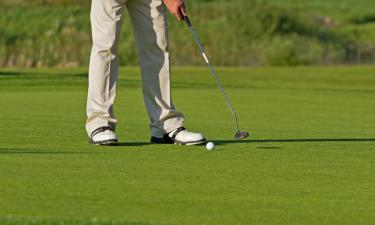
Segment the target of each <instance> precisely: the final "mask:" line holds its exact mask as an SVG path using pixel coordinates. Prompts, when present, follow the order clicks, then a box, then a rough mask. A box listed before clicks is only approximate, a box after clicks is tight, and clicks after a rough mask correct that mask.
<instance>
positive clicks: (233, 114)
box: [184, 16, 240, 132]
mask: <svg viewBox="0 0 375 225" xmlns="http://www.w3.org/2000/svg"><path fill="white" fill-rule="evenodd" d="M184 21H185V23H186V24H187V26H188V28H189V30H190V32H191V34H192V35H193V37H194V40H195V42H196V43H197V45H198V47H199V50H200V52H201V54H202V57H203V59H204V61H205V62H206V63H207V65H208V67H209V68H210V71H211V74H212V76H213V77H214V78H215V81H216V83H217V85H218V87H219V90H220V92H221V94H222V95H223V97H224V99H225V102H226V103H227V105H228V107H229V109H230V111H231V112H232V116H233V119H234V121H235V124H236V128H237V132H240V128H239V126H238V119H237V114H236V111H235V110H234V108H233V106H232V104H231V103H230V101H229V98H228V96H227V94H226V93H225V91H224V87H223V85H222V84H221V82H220V80H219V77H218V76H217V75H216V72H215V70H214V68H213V66H212V65H211V63H210V60H209V59H208V57H207V55H206V52H205V50H204V48H203V46H202V44H201V42H200V40H199V38H198V35H197V34H196V33H195V31H194V28H193V26H192V24H191V22H190V20H189V17H187V16H185V17H184Z"/></svg>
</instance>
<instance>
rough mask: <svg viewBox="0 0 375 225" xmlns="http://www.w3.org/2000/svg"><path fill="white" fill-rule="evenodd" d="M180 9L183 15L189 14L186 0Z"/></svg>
mask: <svg viewBox="0 0 375 225" xmlns="http://www.w3.org/2000/svg"><path fill="white" fill-rule="evenodd" d="M180 11H181V14H182V15H183V16H187V15H188V14H187V10H186V6H185V3H184V2H182V3H181V5H180Z"/></svg>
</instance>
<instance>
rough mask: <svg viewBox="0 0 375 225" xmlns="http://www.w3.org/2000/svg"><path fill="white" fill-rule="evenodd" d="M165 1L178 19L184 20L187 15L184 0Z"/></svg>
mask: <svg viewBox="0 0 375 225" xmlns="http://www.w3.org/2000/svg"><path fill="white" fill-rule="evenodd" d="M163 2H164V4H165V5H166V6H167V8H168V10H169V12H171V13H172V14H173V15H174V16H175V17H176V18H177V20H183V19H184V16H187V11H186V7H185V3H184V0H163Z"/></svg>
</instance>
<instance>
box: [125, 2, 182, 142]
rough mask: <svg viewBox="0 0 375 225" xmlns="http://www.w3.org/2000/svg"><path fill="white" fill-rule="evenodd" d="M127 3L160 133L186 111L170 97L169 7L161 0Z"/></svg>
mask: <svg viewBox="0 0 375 225" xmlns="http://www.w3.org/2000/svg"><path fill="white" fill-rule="evenodd" d="M126 6H127V9H128V12H129V15H130V18H131V20H132V24H133V29H134V33H135V36H136V44H137V48H138V52H139V56H140V64H141V73H142V88H143V97H144V102H145V105H146V108H147V111H148V114H149V117H150V120H151V124H150V127H151V135H152V136H155V137H161V136H163V135H164V134H165V133H169V132H171V131H173V130H175V129H176V128H178V127H181V126H182V122H183V115H182V114H181V113H180V112H177V111H176V110H175V108H174V106H173V104H172V100H171V91H170V65H169V52H168V40H167V38H168V37H167V11H166V8H165V6H164V4H163V3H162V1H161V0H129V1H128V2H127V3H126Z"/></svg>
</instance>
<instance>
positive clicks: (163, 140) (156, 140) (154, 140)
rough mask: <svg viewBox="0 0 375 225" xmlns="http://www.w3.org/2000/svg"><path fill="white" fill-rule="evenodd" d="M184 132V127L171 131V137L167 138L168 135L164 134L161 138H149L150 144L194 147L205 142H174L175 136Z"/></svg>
mask: <svg viewBox="0 0 375 225" xmlns="http://www.w3.org/2000/svg"><path fill="white" fill-rule="evenodd" d="M183 130H186V129H185V127H179V128H177V129H176V130H173V131H172V132H174V133H173V135H172V137H169V134H170V133H167V134H164V136H163V137H151V143H155V144H178V145H196V144H204V143H205V142H206V139H202V140H199V141H195V142H186V143H185V142H179V141H176V136H177V134H178V133H180V132H181V131H183Z"/></svg>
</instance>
